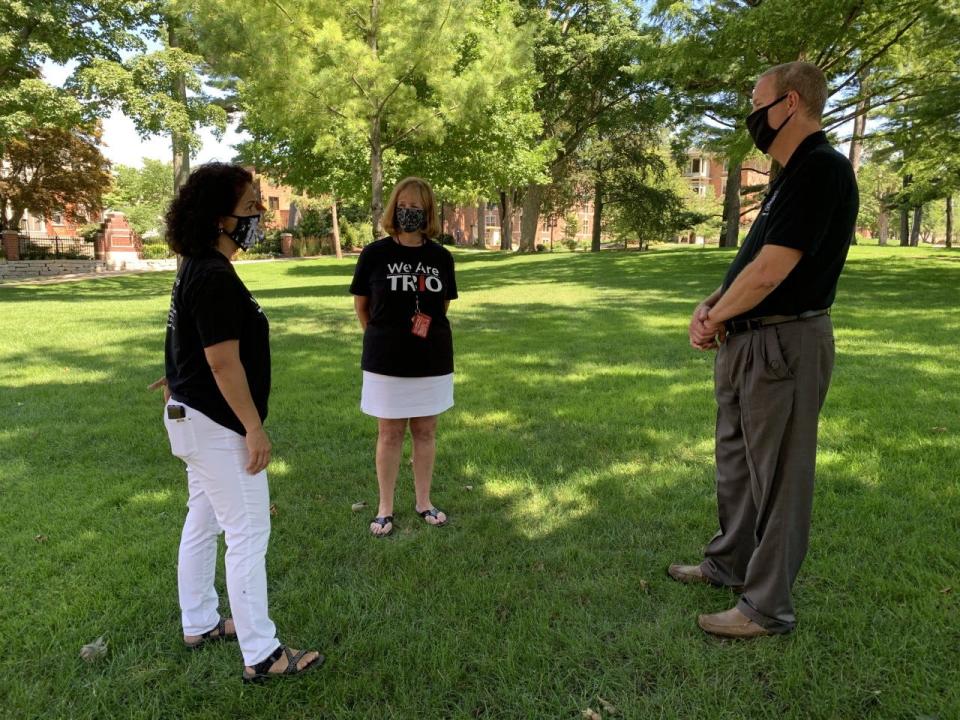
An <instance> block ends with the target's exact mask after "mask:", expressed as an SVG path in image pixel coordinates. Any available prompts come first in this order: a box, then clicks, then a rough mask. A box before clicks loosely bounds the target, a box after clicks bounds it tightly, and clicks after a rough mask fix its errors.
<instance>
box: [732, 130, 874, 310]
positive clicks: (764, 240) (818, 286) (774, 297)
mask: <svg viewBox="0 0 960 720" xmlns="http://www.w3.org/2000/svg"><path fill="white" fill-rule="evenodd" d="M859 205H860V196H859V192H858V190H857V178H856V176H855V174H854V172H853V167H852V166H851V165H850V161H849V160H847V158H846V157H844V156H843V155H842V154H840V153H839V152H837V151H836V150H835V149H834V148H833V147H831V145H830V143H829V142H828V141H827V136H826V134H825V133H823V132H822V131H821V132H815V133H813V134H811V135H809V136H807V137H806V138H804V140H803V141H802V142H801V143H800V145H799V146H798V147H797V149H796V150H795V151H794V152H793V155H791V156H790V159H789V160H788V161H787V164H786V166H785V167H784V168H783V170H782V171H781V172H780V174H779V175H778V176H777V178H776V179H775V180H774V181H773V183H771V185H770V190H769V192H768V193H767V196H766V198H765V199H764V201H763V203H762V204H761V207H760V214H759V215H758V216H757V219H756V220H754V222H753V225H752V226H751V227H750V231H749V232H748V233H747V237H746V238H745V239H744V241H743V246H742V247H741V248H740V252H738V253H737V256H736V258H735V259H734V261H733V263H732V264H731V265H730V269H729V270H728V271H727V276H726V278H725V279H724V281H723V291H724V292H726V291H727V289H728V288H729V287H730V286H731V285H732V284H733V281H734V280H735V279H736V278H737V276H738V275H739V274H740V273H741V272H742V271H743V269H744V268H745V267H746V266H747V265H749V264H750V262H752V261H753V259H754V258H755V257H756V255H757V253H759V252H760V249H761V248H762V247H763V246H764V245H780V246H783V247H789V248H794V249H795V250H801V251H803V256H802V257H801V258H800V261H799V262H798V263H797V265H796V267H794V268H793V270H791V272H790V274H789V275H788V276H787V277H786V279H785V280H784V281H783V282H782V283H780V284H779V285H778V286H777V287H776V288H775V289H774V290H773V291H772V292H771V293H770V294H769V295H767V297H765V298H764V299H763V300H762V301H760V303H759V304H757V305H756V307H754V308H752V309H750V310H748V311H747V312H745V313H743V314H741V315H739V316H737V317H736V318H731V319H734V320H737V319H745V318H756V317H764V316H767V315H800V314H801V313H804V312H808V311H812V310H826V309H827V308H829V307H830V306H831V305H832V304H833V301H834V298H835V297H836V294H837V280H838V279H839V278H840V271H841V270H843V265H844V262H845V261H846V259H847V251H848V250H849V249H850V240H851V239H852V237H853V231H854V226H855V225H856V221H857V211H858V209H859Z"/></svg>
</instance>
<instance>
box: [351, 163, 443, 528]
mask: <svg viewBox="0 0 960 720" xmlns="http://www.w3.org/2000/svg"><path fill="white" fill-rule="evenodd" d="M383 227H384V229H385V230H386V231H387V232H388V233H390V235H389V236H388V237H385V238H383V239H381V240H377V241H376V242H374V243H371V244H370V245H368V246H367V247H365V248H364V249H363V252H362V253H360V259H359V260H358V261H357V267H356V270H355V271H354V275H353V282H352V283H351V285H350V292H351V293H353V295H354V306H355V308H356V311H357V317H358V318H359V319H360V326H361V327H362V328H363V357H362V360H361V363H360V365H361V368H362V369H363V391H362V393H361V399H360V409H361V410H362V411H363V412H364V413H366V414H367V415H372V416H373V417H375V418H377V421H378V430H379V434H378V436H377V482H378V483H379V486H380V504H379V507H378V509H377V516H376V517H375V518H374V519H373V520H372V521H371V523H370V532H371V533H372V534H373V535H374V536H376V537H386V536H387V535H389V534H390V533H391V532H393V493H394V488H395V487H396V484H397V473H398V472H399V469H400V456H401V453H402V450H403V440H404V437H405V436H406V432H407V425H408V424H409V426H410V434H411V436H412V437H413V477H414V487H415V489H416V501H415V504H414V509H415V510H416V512H417V514H418V515H419V516H420V517H421V518H423V520H424V522H426V523H428V524H429V525H434V526H441V525H445V524H446V522H447V516H446V513H444V512H443V511H441V510H438V509H437V508H436V507H434V505H433V503H432V502H431V500H430V484H431V482H432V480H433V461H434V457H435V456H436V431H437V416H438V415H439V414H440V413H442V412H443V411H445V410H448V409H449V408H451V407H453V337H452V334H451V332H450V322H449V321H448V320H447V308H448V307H449V305H450V301H451V300H453V299H455V298H456V297H457V282H456V278H455V277H454V268H453V256H452V255H451V254H450V252H449V251H448V250H447V249H446V248H444V247H443V246H441V245H440V244H439V243H437V242H435V241H434V240H432V239H431V238H434V237H436V236H437V235H438V234H439V231H440V227H439V223H438V222H437V213H436V203H435V201H434V197H433V190H431V188H430V186H429V185H428V184H427V183H426V181H424V180H421V179H420V178H413V177H411V178H406V179H405V180H401V181H400V183H398V184H397V186H396V187H395V188H394V189H393V193H392V194H391V195H390V201H389V202H388V203H387V206H386V208H384V211H383Z"/></svg>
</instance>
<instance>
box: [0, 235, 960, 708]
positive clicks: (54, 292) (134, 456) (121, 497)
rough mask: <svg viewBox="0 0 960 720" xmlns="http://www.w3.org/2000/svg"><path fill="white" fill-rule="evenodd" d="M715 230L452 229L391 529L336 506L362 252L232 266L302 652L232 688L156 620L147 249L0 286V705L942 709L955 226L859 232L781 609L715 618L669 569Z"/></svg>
mask: <svg viewBox="0 0 960 720" xmlns="http://www.w3.org/2000/svg"><path fill="white" fill-rule="evenodd" d="M731 257H732V255H731V254H730V252H729V251H725V250H716V249H699V248H696V249H673V250H663V251H657V252H652V253H646V254H640V253H637V252H629V253H627V252H609V253H604V254H601V255H599V256H596V255H586V254H584V255H580V254H574V255H571V254H562V255H553V256H548V255H534V256H528V257H503V256H499V255H497V254H488V253H460V254H458V255H457V262H458V265H457V267H458V282H459V286H460V289H461V297H460V299H459V300H457V301H455V302H454V303H453V306H452V310H451V313H452V318H453V320H452V321H453V326H454V333H455V335H454V338H455V344H456V350H457V385H456V399H457V406H456V407H455V408H454V409H453V410H452V411H450V412H449V413H447V414H446V415H444V416H443V418H442V419H441V423H440V431H439V449H438V460H437V470H436V479H435V482H434V488H435V490H434V500H435V502H436V503H437V505H439V506H440V507H441V508H443V509H444V510H447V511H448V512H449V513H450V515H451V518H452V525H451V526H450V527H448V528H445V529H441V530H437V529H433V528H430V527H427V526H425V525H424V524H422V523H421V521H420V520H419V518H417V517H416V515H414V513H413V509H412V505H413V488H412V478H411V473H410V469H409V467H408V466H406V464H404V467H403V468H402V469H401V478H400V483H399V489H398V496H397V513H396V515H397V532H396V533H395V534H394V536H393V537H391V538H389V539H387V540H383V541H375V540H373V539H371V538H370V537H369V535H368V534H367V523H368V520H369V517H370V515H371V514H372V512H364V513H360V514H354V513H352V512H351V509H350V506H351V503H354V502H357V501H360V500H365V501H366V502H367V503H369V505H370V506H371V507H370V508H369V509H372V510H375V508H376V498H377V494H376V479H375V475H374V463H373V447H374V441H375V422H374V421H373V420H371V419H370V418H368V417H366V416H363V415H361V414H360V412H359V409H358V405H359V393H360V370H359V354H360V341H361V336H360V331H359V328H358V326H357V323H356V321H355V319H354V317H353V305H352V300H351V298H350V296H349V295H348V294H347V291H346V288H347V285H348V282H349V279H350V277H351V275H352V270H353V263H354V261H353V260H349V259H346V260H343V261H339V262H338V261H336V260H316V261H303V262H282V263H279V262H278V263H262V264H250V265H241V266H238V270H239V272H240V274H241V276H242V277H243V278H244V280H245V281H246V282H247V284H248V286H249V287H250V289H251V290H252V291H253V293H254V294H255V295H256V297H257V298H258V300H259V301H260V303H261V305H262V306H263V308H264V309H265V311H266V312H267V314H268V316H269V317H270V320H271V325H272V339H273V357H274V368H275V370H274V392H273V396H272V399H271V412H270V419H269V420H268V423H267V425H268V429H269V432H270V434H271V437H272V438H273V441H274V446H275V456H274V458H275V459H274V460H273V462H272V464H271V466H270V484H271V494H272V498H273V502H274V503H275V504H276V514H275V516H274V518H273V535H272V538H271V543H270V551H269V554H268V576H269V582H270V601H271V605H270V606H271V613H272V615H273V617H274V620H275V621H276V622H277V626H278V628H279V629H280V633H281V639H282V640H284V641H287V642H289V643H290V644H292V645H294V646H295V647H318V648H319V649H320V650H322V651H323V652H325V653H326V655H327V657H328V661H327V665H326V666H325V667H324V668H323V669H322V670H320V671H319V672H316V673H314V674H312V675H309V676H307V677H304V678H303V679H301V680H297V681H295V682H278V683H275V684H273V685H269V686H264V687H253V688H248V687H244V686H242V685H241V683H240V679H239V675H240V669H241V660H240V655H239V652H238V651H237V648H236V646H232V645H224V646H219V647H211V648H207V649H205V650H204V651H202V652H200V653H193V654H188V653H187V652H186V651H184V650H183V649H182V644H181V638H180V626H179V612H178V608H177V595H176V558H177V544H178V541H179V534H180V528H181V524H182V521H183V517H184V514H185V507H184V504H185V501H186V492H185V477H184V471H183V467H182V465H181V463H180V462H179V461H177V460H176V459H174V458H173V457H172V456H171V455H170V453H169V446H168V444H167V440H166V435H165V433H164V430H163V426H162V422H161V417H160V398H159V396H158V395H157V394H151V393H148V392H147V391H146V390H145V388H146V385H147V384H148V383H149V382H151V381H152V380H154V379H155V378H156V377H158V376H159V375H160V374H161V372H162V347H163V332H164V324H165V316H166V311H167V305H168V296H169V288H170V284H171V281H172V275H171V273H155V274H149V275H139V276H129V277H114V278H105V279H100V280H93V281H89V282H81V283H66V284H58V285H45V286H13V287H11V286H5V287H0V513H2V522H0V541H2V547H3V553H2V555H0V569H2V572H0V590H2V610H0V637H2V638H3V647H4V652H3V655H2V659H0V715H2V716H3V717H11V718H32V717H43V718H120V717H123V718H126V717H131V718H161V717H162V718H182V717H191V718H193V717H197V718H234V717H258V718H283V719H286V718H320V717H324V718H327V717H338V718H339V717H343V718H348V717H349V718H354V717H355V718H445V717H456V718H461V717H462V718H510V719H514V720H516V719H520V718H571V719H576V718H579V717H581V712H582V711H583V710H584V709H585V708H587V707H592V708H594V709H596V710H600V709H601V708H600V705H599V701H598V697H602V698H604V699H605V700H607V701H609V702H610V703H612V704H613V705H614V706H616V707H617V708H619V711H620V712H619V715H618V717H625V718H657V717H664V718H710V719H713V718H750V719H751V720H752V719H754V718H777V720H782V719H783V718H921V717H936V718H940V719H941V720H946V719H948V718H958V717H960V614H958V609H960V482H958V468H960V435H958V433H960V397H958V388H960V355H958V352H957V348H958V337H960V316H958V301H960V292H958V291H960V253H958V252H956V251H954V252H949V251H943V250H940V251H936V250H912V249H900V248H891V249H883V248H855V249H854V250H853V251H852V253H851V259H850V261H849V262H848V265H847V269H846V271H845V274H844V276H843V278H842V280H841V285H840V291H839V300H838V302H837V305H836V306H835V308H834V310H835V312H834V321H835V325H836V328H837V347H838V353H837V367H836V372H835V374H834V380H833V387H832V388H831V391H830V395H829V397H828V399H827V405H826V407H825V409H824V414H823V417H822V422H821V435H820V456H819V457H820V461H819V470H818V484H817V490H816V503H815V509H814V525H813V530H812V537H811V550H810V553H809V555H808V557H807V561H806V564H805V566H804V568H803V570H802V572H801V575H800V578H799V580H798V582H797V584H796V587H795V598H796V603H797V610H798V616H799V626H798V629H797V631H796V632H795V633H793V634H792V635H790V636H786V637H776V638H768V639H762V640H759V641H754V642H749V643H739V644H738V643H731V642H721V641H717V640H714V639H711V638H709V637H707V636H705V635H704V634H703V633H702V632H701V631H700V630H699V629H698V628H697V627H696V624H695V618H696V615H697V613H699V612H715V611H719V610H724V609H726V608H728V607H730V606H731V605H732V604H733V603H734V601H735V596H734V595H732V594H731V593H730V592H728V591H724V590H718V589H712V588H709V587H705V586H696V587H691V586H681V585H678V584H676V583H674V582H672V581H670V580H669V579H668V578H667V577H666V575H665V568H666V566H667V564H668V563H670V562H674V561H697V560H698V558H699V557H700V553H701V551H702V548H703V546H704V544H705V543H706V542H707V540H708V539H709V538H710V536H711V535H712V533H713V532H714V531H715V525H716V507H715V499H714V488H713V455H712V453H713V445H712V432H713V416H714V403H713V396H712V355H709V354H700V353H697V352H695V351H693V350H691V349H690V347H689V345H688V342H687V338H686V324H687V319H688V316H689V313H690V312H691V310H692V308H693V305H694V304H695V303H696V301H698V300H699V299H701V297H703V296H704V295H706V294H707V293H708V292H709V291H711V290H712V289H714V288H715V287H716V286H717V285H718V284H719V282H720V280H721V278H722V275H723V272H724V269H725V267H726V265H727V263H729V261H730V259H731ZM466 486H472V489H467V487H466ZM218 583H219V587H220V588H221V589H223V578H222V560H221V570H220V575H219V578H218ZM222 597H223V603H224V609H226V593H225V591H223V595H222ZM100 635H105V636H106V638H107V640H108V642H109V652H108V654H107V656H106V657H105V658H104V659H103V660H101V661H99V662H95V663H91V664H86V663H84V662H83V661H81V660H80V659H79V657H78V651H79V649H80V646H81V645H83V644H84V643H87V642H90V641H91V640H93V639H94V638H96V637H98V636H100ZM603 715H604V717H608V715H607V713H604V714H603Z"/></svg>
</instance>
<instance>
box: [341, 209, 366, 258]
mask: <svg viewBox="0 0 960 720" xmlns="http://www.w3.org/2000/svg"><path fill="white" fill-rule="evenodd" d="M339 220H340V248H341V249H342V250H346V251H350V250H354V249H359V248H362V247H363V246H364V245H366V244H367V243H368V242H370V238H369V237H368V236H367V235H366V233H364V232H363V230H362V229H361V225H360V224H359V223H356V222H351V221H350V220H348V219H347V218H345V217H341V218H339Z"/></svg>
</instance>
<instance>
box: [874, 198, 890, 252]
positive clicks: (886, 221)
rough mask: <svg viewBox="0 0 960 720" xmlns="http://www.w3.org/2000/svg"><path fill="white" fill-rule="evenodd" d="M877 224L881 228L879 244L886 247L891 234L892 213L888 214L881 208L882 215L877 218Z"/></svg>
mask: <svg viewBox="0 0 960 720" xmlns="http://www.w3.org/2000/svg"><path fill="white" fill-rule="evenodd" d="M877 224H878V225H879V226H880V228H879V230H880V235H879V237H878V238H877V243H878V244H879V245H886V244H887V238H888V236H889V234H890V213H888V212H887V210H886V208H884V207H881V208H880V215H879V217H878V218H877Z"/></svg>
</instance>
